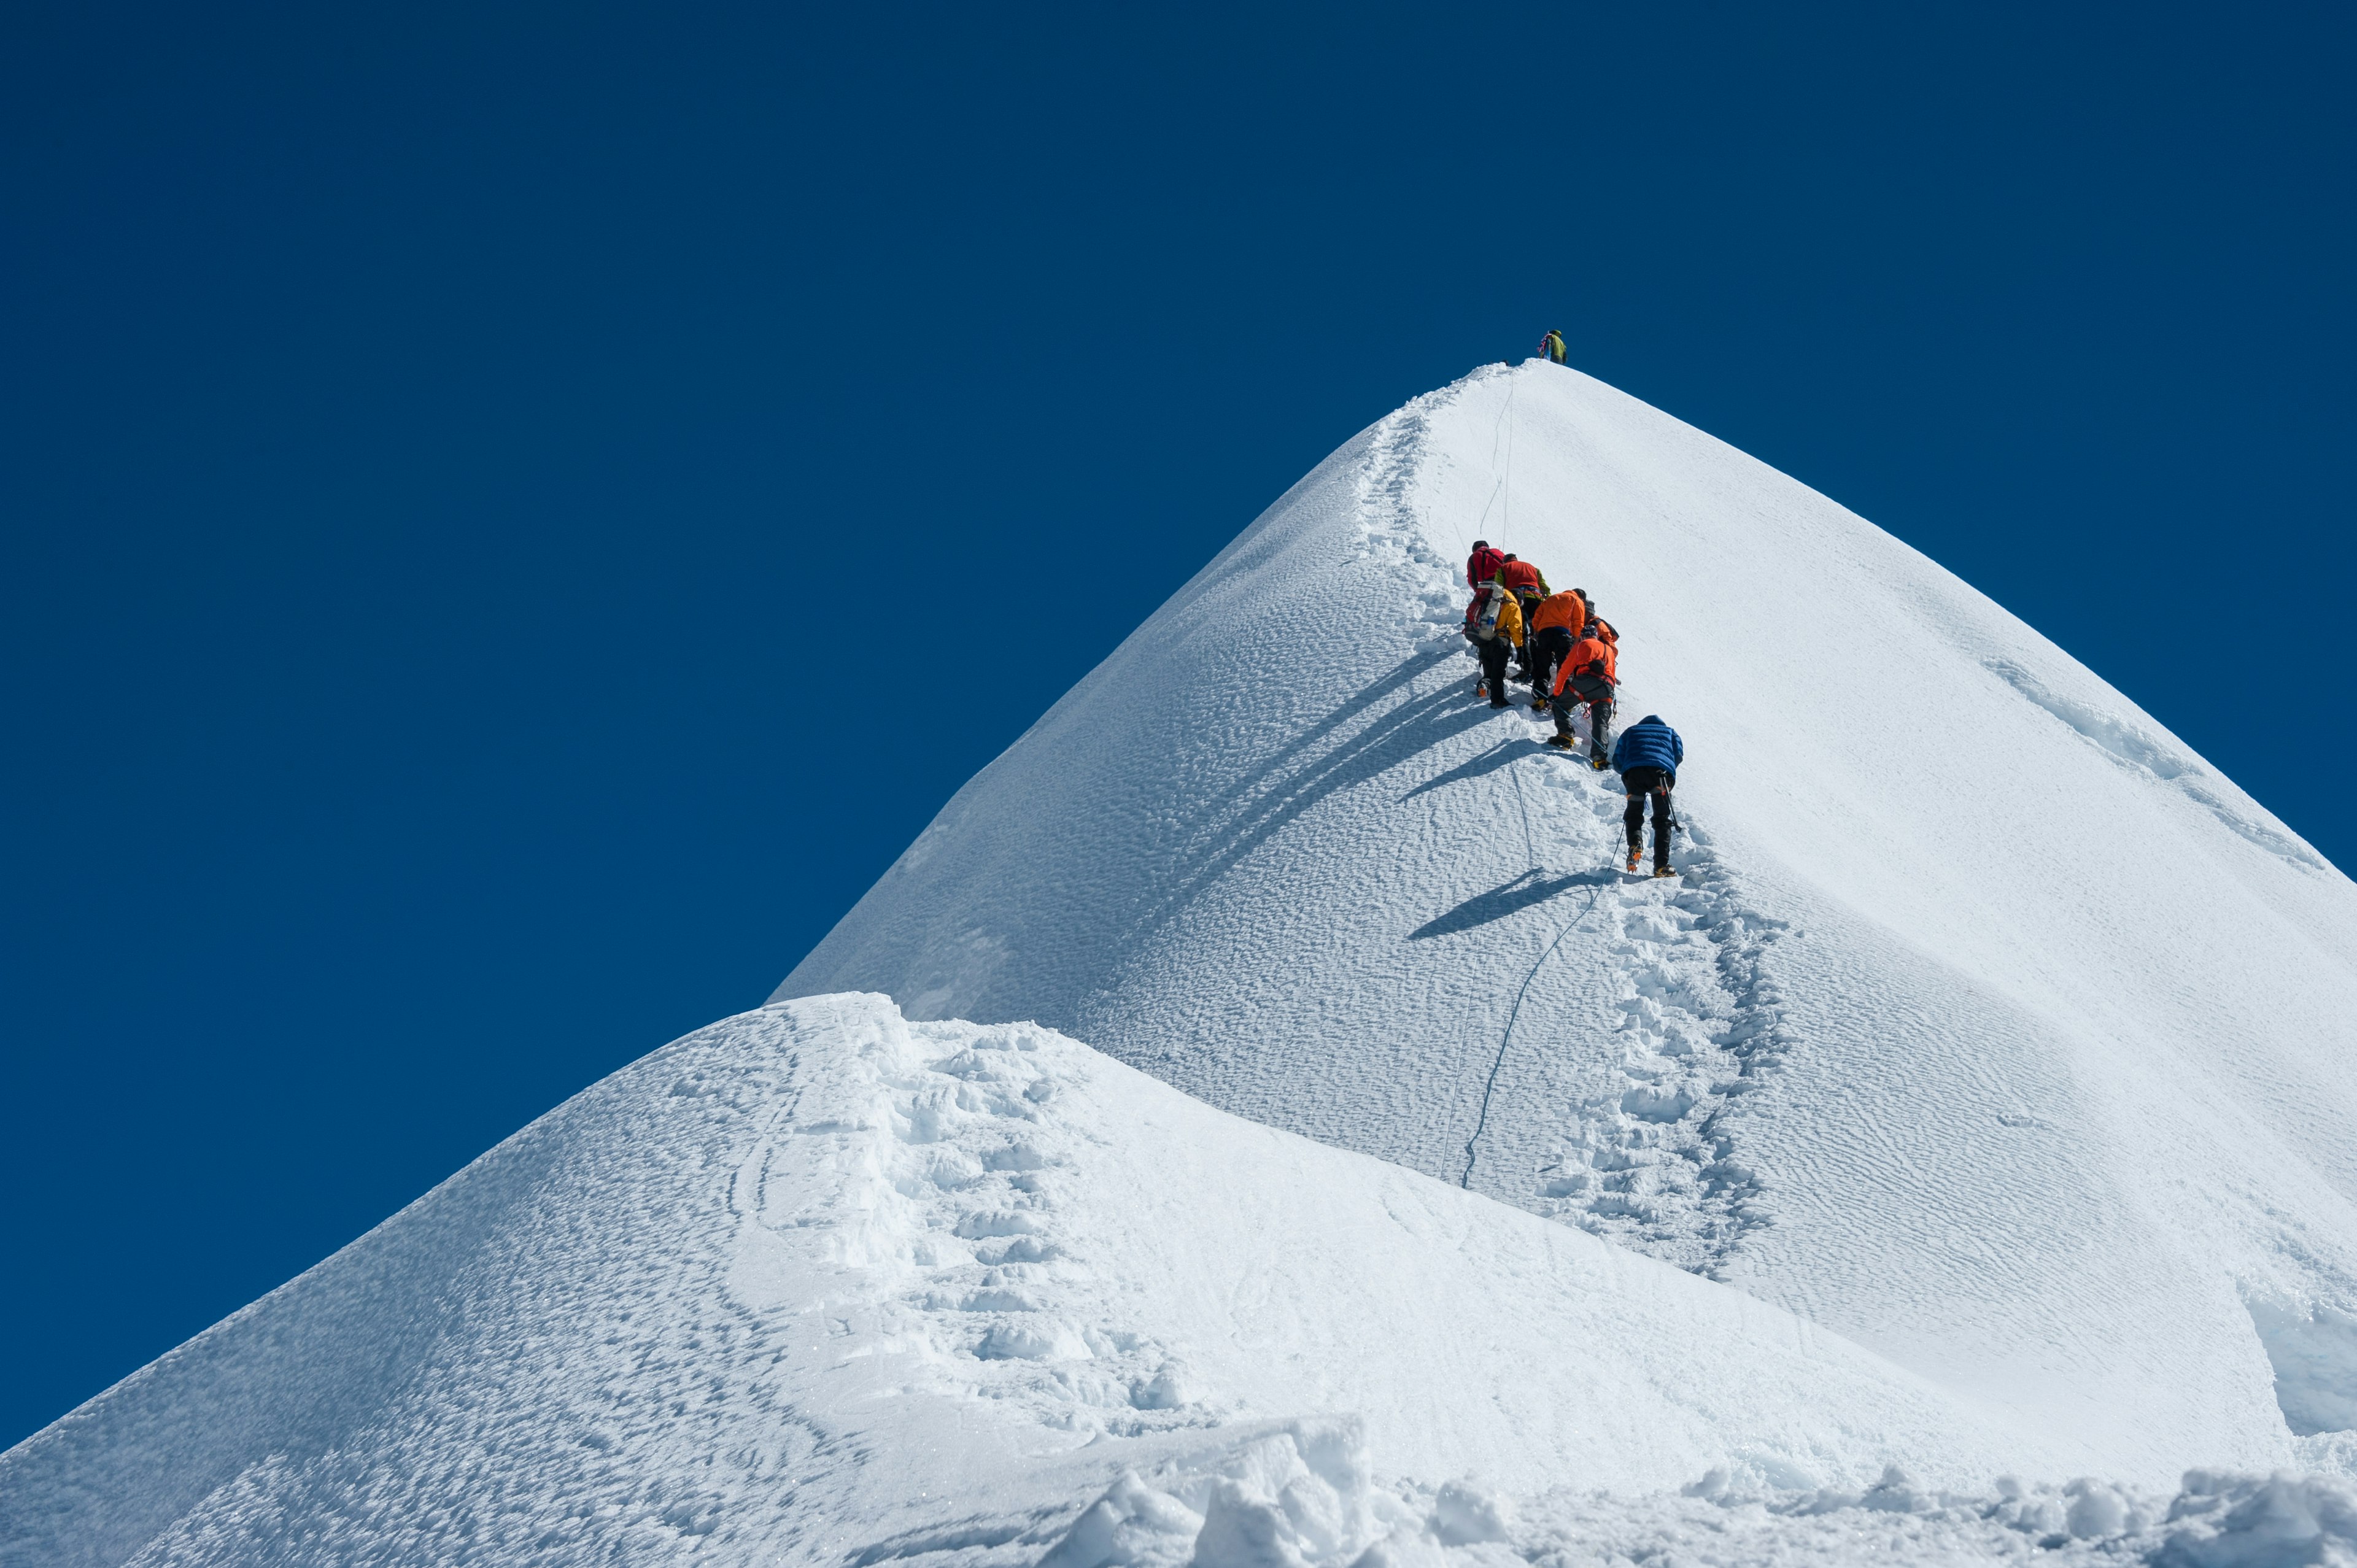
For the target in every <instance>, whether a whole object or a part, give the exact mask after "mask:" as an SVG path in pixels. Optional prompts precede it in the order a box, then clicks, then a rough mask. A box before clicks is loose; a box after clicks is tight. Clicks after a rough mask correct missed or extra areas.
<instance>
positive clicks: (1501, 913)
mask: <svg viewBox="0 0 2357 1568" xmlns="http://www.w3.org/2000/svg"><path fill="white" fill-rule="evenodd" d="M1619 880H1620V878H1618V877H1617V876H1615V875H1613V874H1612V873H1611V872H1609V871H1575V872H1572V873H1571V874H1569V875H1565V876H1550V875H1547V874H1546V873H1545V872H1544V871H1542V870H1540V869H1539V868H1538V867H1536V866H1533V867H1532V868H1531V869H1530V870H1528V871H1525V872H1523V874H1522V875H1520V876H1517V877H1515V878H1514V879H1513V880H1512V882H1508V883H1503V884H1501V885H1500V886H1496V887H1492V888H1491V889H1490V891H1488V892H1487V893H1476V894H1475V895H1473V897H1470V898H1468V899H1467V900H1465V902H1463V903H1462V904H1459V905H1458V906H1457V908H1454V909H1451V910H1449V911H1448V913H1447V914H1445V915H1439V916H1436V917H1435V918H1432V919H1429V920H1426V922H1425V923H1424V924H1423V925H1421V926H1418V927H1417V928H1416V929H1414V930H1412V931H1410V932H1409V933H1408V934H1407V940H1410V941H1412V942H1420V941H1423V940H1426V939H1427V938H1431V937H1446V936H1449V935H1452V934H1454V933H1456V932H1458V931H1469V930H1471V929H1473V928H1475V927H1476V926H1486V925H1488V924H1489V923H1490V922H1491V921H1492V920H1502V919H1504V918H1506V917H1507V916H1509V915H1513V914H1519V913H1521V912H1522V911H1523V910H1524V909H1527V908H1530V907H1531V906H1532V905H1534V904H1544V903H1545V902H1546V901H1547V900H1548V899H1550V898H1552V897H1555V895H1556V894H1558V893H1568V892H1570V891H1571V890H1572V889H1573V888H1575V887H1604V886H1611V885H1612V884H1613V883H1615V882H1617V881H1619Z"/></svg>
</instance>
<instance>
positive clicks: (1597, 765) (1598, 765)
mask: <svg viewBox="0 0 2357 1568" xmlns="http://www.w3.org/2000/svg"><path fill="white" fill-rule="evenodd" d="M1587 766H1589V767H1590V768H1594V769H1596V771H1598V773H1601V772H1603V771H1604V770H1605V769H1606V768H1609V767H1610V766H1612V765H1611V764H1610V763H1609V762H1607V761H1605V760H1604V759H1603V758H1602V757H1589V758H1588V759H1587Z"/></svg>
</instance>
